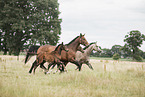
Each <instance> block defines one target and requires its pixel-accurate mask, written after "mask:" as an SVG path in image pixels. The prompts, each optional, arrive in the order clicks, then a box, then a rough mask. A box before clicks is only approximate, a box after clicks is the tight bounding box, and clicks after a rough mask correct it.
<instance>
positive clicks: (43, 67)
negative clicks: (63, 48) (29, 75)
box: [40, 61, 47, 72]
mask: <svg viewBox="0 0 145 97" xmlns="http://www.w3.org/2000/svg"><path fill="white" fill-rule="evenodd" d="M45 62H46V61H43V62H42V63H41V64H40V68H42V69H44V70H45V72H47V71H46V70H47V69H46V67H45V66H44V65H43V64H44V63H45Z"/></svg>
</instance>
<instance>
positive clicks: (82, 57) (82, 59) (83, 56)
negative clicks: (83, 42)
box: [76, 42, 101, 70]
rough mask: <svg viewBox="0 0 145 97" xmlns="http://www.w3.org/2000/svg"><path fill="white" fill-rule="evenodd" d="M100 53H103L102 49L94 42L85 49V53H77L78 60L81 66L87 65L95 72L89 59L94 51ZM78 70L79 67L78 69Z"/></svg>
mask: <svg viewBox="0 0 145 97" xmlns="http://www.w3.org/2000/svg"><path fill="white" fill-rule="evenodd" d="M93 50H94V51H98V52H99V53H100V52H101V49H100V47H99V46H97V42H92V43H90V44H89V45H88V46H86V47H85V48H84V53H81V52H78V51H77V53H76V60H77V61H79V63H80V66H81V67H82V64H86V65H87V66H88V67H89V68H90V69H92V70H93V67H92V65H91V64H90V62H89V57H90V54H91V52H92V51H93ZM77 69H78V67H77Z"/></svg>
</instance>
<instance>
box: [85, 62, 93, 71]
mask: <svg viewBox="0 0 145 97" xmlns="http://www.w3.org/2000/svg"><path fill="white" fill-rule="evenodd" d="M86 64H87V65H88V67H89V68H90V69H92V70H94V69H93V67H92V65H91V64H90V63H89V61H87V62H86Z"/></svg>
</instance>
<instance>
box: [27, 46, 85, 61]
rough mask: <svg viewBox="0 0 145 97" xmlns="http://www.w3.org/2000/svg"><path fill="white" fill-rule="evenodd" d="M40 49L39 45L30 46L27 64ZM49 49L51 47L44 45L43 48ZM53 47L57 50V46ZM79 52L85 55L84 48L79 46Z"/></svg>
mask: <svg viewBox="0 0 145 97" xmlns="http://www.w3.org/2000/svg"><path fill="white" fill-rule="evenodd" d="M39 47H40V46H38V45H32V46H30V48H29V49H28V51H27V54H26V57H25V64H26V63H27V62H28V61H29V60H30V58H31V57H32V56H34V55H37V50H38V48H39ZM41 47H43V46H41ZM47 47H49V45H44V47H43V48H47ZM53 47H54V48H53V49H54V50H55V48H56V46H53ZM77 50H78V51H81V52H82V53H84V50H83V48H82V47H81V46H79V47H78V49H77ZM44 51H45V50H44ZM46 51H47V49H46Z"/></svg>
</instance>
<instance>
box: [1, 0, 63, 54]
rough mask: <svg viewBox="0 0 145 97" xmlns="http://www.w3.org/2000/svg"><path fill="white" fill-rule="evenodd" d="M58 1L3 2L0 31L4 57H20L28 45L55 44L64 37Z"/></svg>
mask: <svg viewBox="0 0 145 97" xmlns="http://www.w3.org/2000/svg"><path fill="white" fill-rule="evenodd" d="M58 7H59V4H58V1H57V0H1V1H0V30H1V32H2V33H1V44H2V48H3V51H4V53H5V54H6V52H7V50H9V53H10V54H11V53H13V54H14V55H19V52H20V50H21V49H23V46H24V44H26V43H30V44H36V43H39V44H53V45H55V44H56V43H57V42H58V40H59V35H60V34H61V31H60V30H61V27H60V23H61V19H59V14H60V12H59V9H58Z"/></svg>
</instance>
